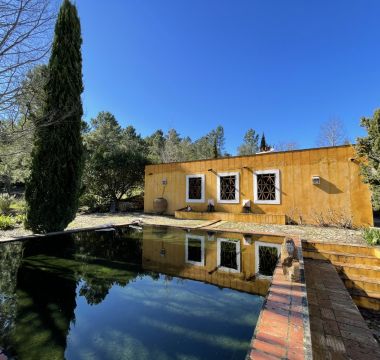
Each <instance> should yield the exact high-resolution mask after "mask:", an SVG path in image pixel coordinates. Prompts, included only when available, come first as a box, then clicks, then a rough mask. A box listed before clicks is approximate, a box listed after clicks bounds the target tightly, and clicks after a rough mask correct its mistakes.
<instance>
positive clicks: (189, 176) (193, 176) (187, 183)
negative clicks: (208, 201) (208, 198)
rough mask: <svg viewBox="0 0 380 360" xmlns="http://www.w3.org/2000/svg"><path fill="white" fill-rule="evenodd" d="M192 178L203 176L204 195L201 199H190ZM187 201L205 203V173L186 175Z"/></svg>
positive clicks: (202, 187) (202, 189) (202, 188)
mask: <svg viewBox="0 0 380 360" xmlns="http://www.w3.org/2000/svg"><path fill="white" fill-rule="evenodd" d="M191 178H201V192H202V196H201V198H200V199H190V198H189V179H191ZM186 202H187V203H203V202H205V175H204V174H191V175H186Z"/></svg>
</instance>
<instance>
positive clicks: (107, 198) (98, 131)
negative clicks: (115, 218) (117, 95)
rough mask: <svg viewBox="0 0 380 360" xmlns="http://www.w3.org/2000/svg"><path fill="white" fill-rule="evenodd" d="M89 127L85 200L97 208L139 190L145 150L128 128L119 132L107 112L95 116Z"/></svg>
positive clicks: (136, 135) (134, 131)
mask: <svg viewBox="0 0 380 360" xmlns="http://www.w3.org/2000/svg"><path fill="white" fill-rule="evenodd" d="M91 125H92V130H91V131H90V132H89V133H88V134H87V135H86V136H85V144H86V151H87V152H86V155H87V161H86V169H85V175H84V184H85V197H87V198H90V199H97V203H98V204H99V206H100V205H101V204H104V203H108V204H109V203H110V202H111V201H117V200H120V199H121V198H123V197H124V196H130V195H131V194H132V193H133V191H134V190H136V189H137V188H139V187H142V184H143V180H144V168H145V165H146V163H147V147H146V144H145V142H144V140H143V139H142V138H141V136H140V135H138V134H137V133H136V130H135V129H134V128H133V127H132V126H128V127H127V128H125V129H123V128H122V127H121V126H120V125H119V123H118V122H117V120H116V119H115V117H114V116H113V115H112V114H111V113H109V112H101V113H99V114H98V116H97V117H96V118H95V119H92V121H91ZM92 206H95V204H92Z"/></svg>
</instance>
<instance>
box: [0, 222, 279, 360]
mask: <svg viewBox="0 0 380 360" xmlns="http://www.w3.org/2000/svg"><path fill="white" fill-rule="evenodd" d="M281 241H282V239H281V238H276V237H272V236H253V237H252V236H250V237H248V236H245V237H244V236H243V235H241V234H233V233H210V232H209V233H207V232H203V231H187V230H182V229H174V228H166V227H151V226H146V227H144V228H142V229H136V228H130V227H125V228H117V229H115V231H93V232H82V233H77V234H71V235H65V236H53V237H46V238H35V239H31V240H27V241H23V242H11V243H3V244H1V245H0V269H1V280H0V331H1V334H0V347H1V348H2V349H4V352H5V353H6V354H7V355H8V356H9V358H11V357H15V358H17V359H20V360H24V359H28V360H29V359H49V360H53V359H102V360H104V359H189V360H190V359H191V360H193V359H244V357H245V355H246V353H247V350H248V348H249V343H250V340H251V337H252V335H253V332H254V328H255V325H256V322H257V319H258V316H259V313H260V310H261V307H262V304H263V300H264V296H265V294H266V292H267V290H268V287H269V284H270V280H269V278H268V277H262V276H257V273H262V274H263V275H267V276H268V275H270V274H271V272H272V271H273V268H274V265H275V263H276V259H277V256H278V255H279V246H280V245H279V244H280V243H281Z"/></svg>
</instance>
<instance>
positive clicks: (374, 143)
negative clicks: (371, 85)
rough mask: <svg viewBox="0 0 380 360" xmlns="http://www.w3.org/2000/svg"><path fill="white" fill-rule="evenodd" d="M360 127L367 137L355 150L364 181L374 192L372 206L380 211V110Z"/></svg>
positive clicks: (359, 139) (363, 120)
mask: <svg viewBox="0 0 380 360" xmlns="http://www.w3.org/2000/svg"><path fill="white" fill-rule="evenodd" d="M360 125H361V126H362V127H364V128H365V129H366V131H367V136H365V137H361V138H358V139H357V143H356V146H355V148H356V152H357V155H358V158H359V159H360V167H361V173H362V177H363V180H364V182H366V183H367V184H369V186H370V188H371V190H372V205H373V207H374V209H375V210H380V109H378V110H376V111H375V112H374V114H373V117H372V118H362V119H361V122H360Z"/></svg>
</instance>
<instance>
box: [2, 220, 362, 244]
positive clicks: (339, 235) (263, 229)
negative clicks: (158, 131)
mask: <svg viewBox="0 0 380 360" xmlns="http://www.w3.org/2000/svg"><path fill="white" fill-rule="evenodd" d="M137 219H139V220H141V221H143V222H144V223H146V224H152V225H171V226H184V227H189V228H193V227H201V226H202V225H204V226H207V225H208V224H210V222H209V221H204V220H181V219H175V218H174V217H172V216H159V215H150V214H143V213H115V214H111V213H96V214H79V215H78V216H77V217H76V219H75V220H74V221H73V222H72V223H71V224H69V226H68V229H77V228H87V227H95V226H101V225H122V224H126V223H129V222H131V221H133V220H137ZM213 227H214V228H215V229H218V230H238V231H242V232H244V231H254V232H259V233H272V234H284V235H299V236H301V238H302V239H305V240H318V241H324V242H335V243H345V244H357V245H365V242H364V240H363V237H362V234H361V231H359V230H348V229H339V228H331V227H317V226H310V225H263V224H262V225H260V224H251V223H239V222H228V221H220V222H217V223H216V224H214V225H213ZM31 234H32V233H31V232H30V231H28V230H25V229H24V228H23V227H22V226H19V227H17V228H15V229H13V230H6V231H0V240H6V239H15V238H17V237H20V236H25V235H31Z"/></svg>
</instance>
